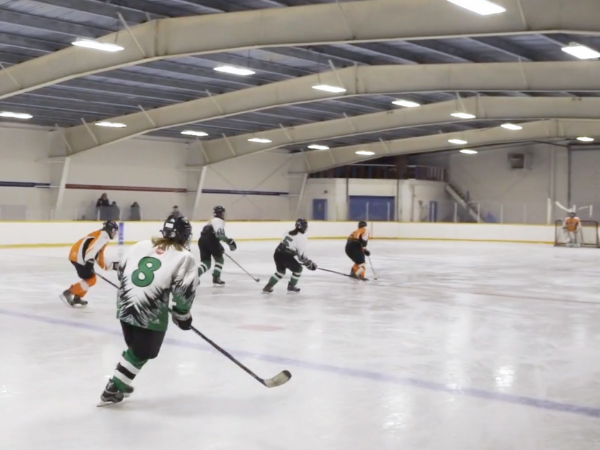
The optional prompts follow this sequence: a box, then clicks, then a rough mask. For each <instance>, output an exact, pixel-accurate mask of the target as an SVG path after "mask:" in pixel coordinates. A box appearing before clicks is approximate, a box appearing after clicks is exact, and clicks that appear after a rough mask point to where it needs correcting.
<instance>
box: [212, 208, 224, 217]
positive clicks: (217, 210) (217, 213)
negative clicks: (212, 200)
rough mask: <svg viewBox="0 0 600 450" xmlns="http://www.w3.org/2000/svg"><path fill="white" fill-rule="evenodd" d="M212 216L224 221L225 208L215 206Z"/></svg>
mask: <svg viewBox="0 0 600 450" xmlns="http://www.w3.org/2000/svg"><path fill="white" fill-rule="evenodd" d="M213 215H214V216H215V217H218V218H219V219H225V208H223V207H222V206H215V207H214V208H213Z"/></svg>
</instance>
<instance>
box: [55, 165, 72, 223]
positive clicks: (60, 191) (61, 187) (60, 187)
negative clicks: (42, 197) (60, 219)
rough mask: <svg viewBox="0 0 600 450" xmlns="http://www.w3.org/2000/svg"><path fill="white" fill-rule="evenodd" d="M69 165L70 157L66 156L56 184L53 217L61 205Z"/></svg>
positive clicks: (56, 214)
mask: <svg viewBox="0 0 600 450" xmlns="http://www.w3.org/2000/svg"><path fill="white" fill-rule="evenodd" d="M69 167H71V157H69V156H67V157H66V158H65V162H64V164H63V168H62V173H61V175H60V182H59V184H58V194H57V196H56V204H55V205H54V215H53V217H54V218H56V217H57V216H58V215H59V211H60V208H61V207H62V203H63V199H64V197H65V190H66V187H67V179H68V178H69Z"/></svg>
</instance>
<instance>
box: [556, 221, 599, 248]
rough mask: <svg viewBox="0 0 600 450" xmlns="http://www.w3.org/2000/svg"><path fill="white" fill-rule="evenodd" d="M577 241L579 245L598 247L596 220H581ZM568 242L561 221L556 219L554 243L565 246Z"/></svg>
mask: <svg viewBox="0 0 600 450" xmlns="http://www.w3.org/2000/svg"><path fill="white" fill-rule="evenodd" d="M577 241H578V242H579V244H580V245H581V247H595V248H600V238H599V237H598V222H596V221H594V220H582V221H581V227H580V230H579V233H578V238H577ZM568 242H569V237H568V235H567V232H566V231H565V230H563V221H562V220H557V221H556V222H555V226H554V245H555V246H557V247H559V246H560V247H566V246H567V244H568Z"/></svg>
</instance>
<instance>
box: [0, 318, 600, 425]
mask: <svg viewBox="0 0 600 450" xmlns="http://www.w3.org/2000/svg"><path fill="white" fill-rule="evenodd" d="M0 315H5V316H11V317H18V318H21V319H27V320H34V321H36V322H41V323H48V324H55V325H64V326H67V327H71V328H79V329H82V330H88V331H96V332H99V333H104V334H112V335H115V336H121V330H120V329H118V328H115V329H111V328H108V327H103V326H99V325H92V324H87V323H81V322H73V321H70V320H64V319H56V318H52V317H46V316H38V315H36V314H29V313H25V312H19V311H11V310H7V309H0ZM165 344H167V345H175V346H177V347H187V348H193V349H196V350H202V351H210V352H216V350H214V349H212V348H211V347H210V346H208V344H203V343H202V344H197V343H192V342H187V341H181V340H179V339H173V338H167V339H165ZM228 351H230V352H231V353H232V354H234V355H236V356H237V357H244V358H252V359H259V360H262V361H268V362H271V363H277V364H282V365H285V366H292V367H301V368H303V369H311V370H317V371H320V372H328V373H333V374H337V375H343V376H347V377H353V378H362V379H366V380H374V381H380V382H384V383H393V384H399V385H405V386H414V387H418V388H421V389H427V390H430V391H437V392H445V393H451V394H460V395H465V396H467V397H474V398H480V399H486V400H494V401H498V402H504V403H512V404H516V405H525V406H531V407H533V408H539V409H545V410H550V411H561V412H567V413H572V414H578V415H581V416H588V417H600V409H599V408H592V407H589V406H579V405H571V404H568V403H560V402H556V401H552V400H544V399H539V398H534V397H525V396H521V395H513V394H504V393H500V392H491V391H485V390H482V389H474V388H468V387H462V386H454V385H446V384H442V383H434V382H431V381H426V380H420V379H418V378H411V377H398V376H394V375H389V374H383V373H377V372H369V371H367V370H360V369H349V368H346V367H337V366H332V365H329V364H320V363H313V362H309V361H302V360H299V359H292V358H284V357H281V356H273V355H261V354H258V353H252V352H246V351H241V350H234V351H231V350H228ZM282 368H284V367H282Z"/></svg>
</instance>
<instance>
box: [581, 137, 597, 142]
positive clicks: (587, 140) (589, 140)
mask: <svg viewBox="0 0 600 450" xmlns="http://www.w3.org/2000/svg"><path fill="white" fill-rule="evenodd" d="M577 140H578V141H581V142H594V138H591V137H586V136H579V137H578V138H577Z"/></svg>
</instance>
